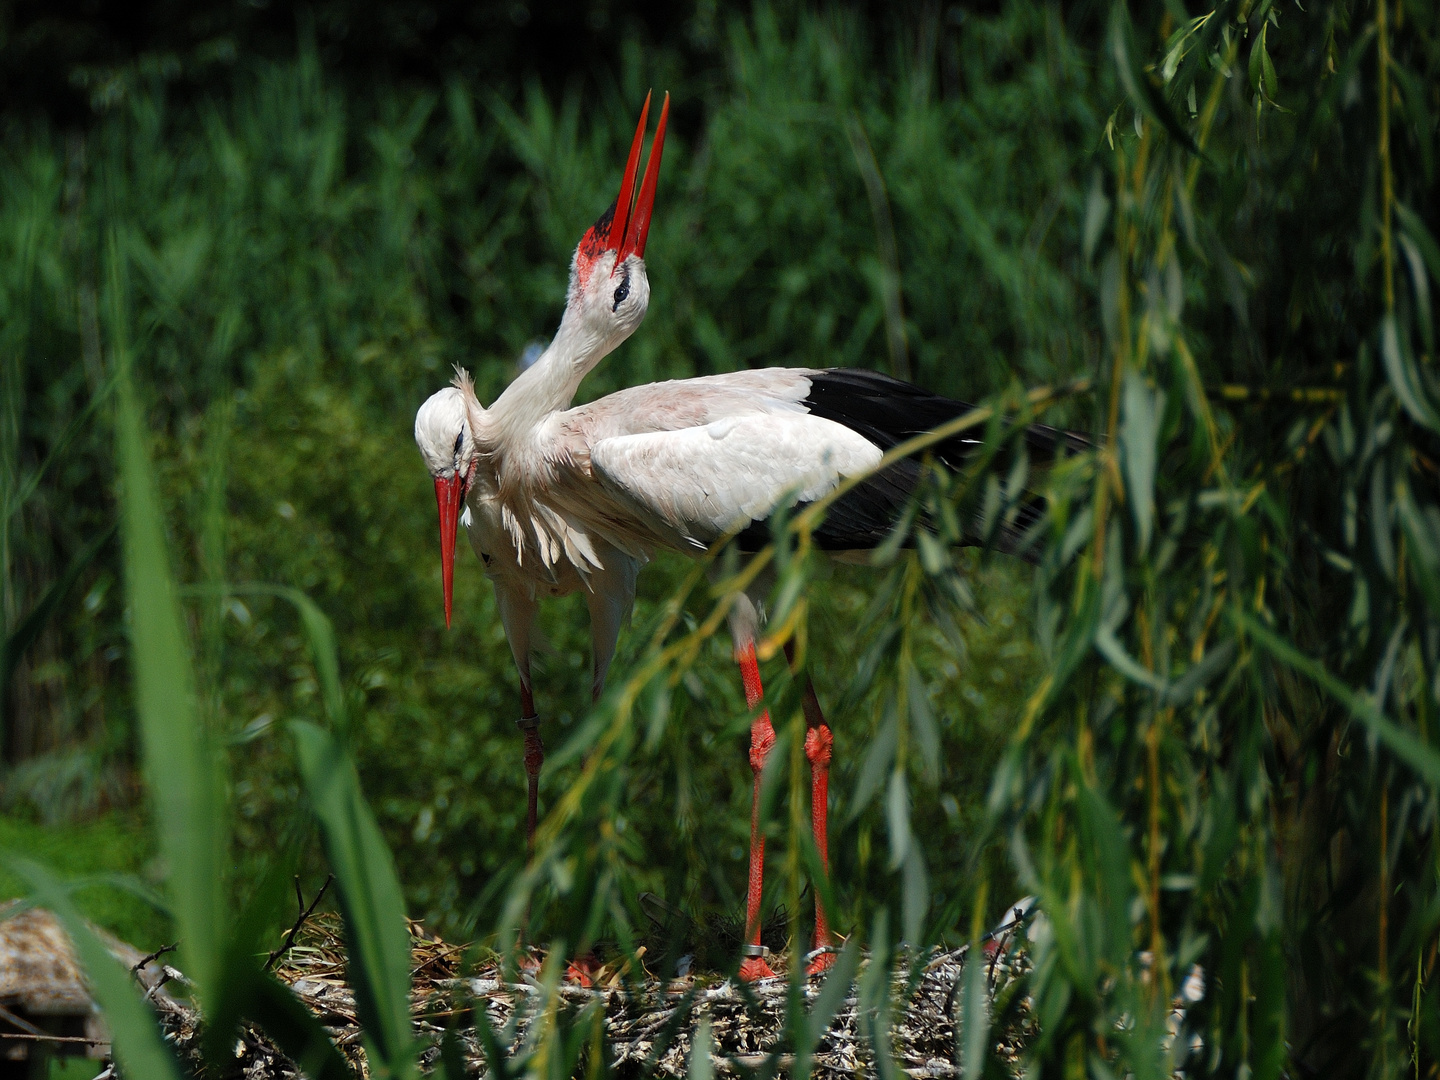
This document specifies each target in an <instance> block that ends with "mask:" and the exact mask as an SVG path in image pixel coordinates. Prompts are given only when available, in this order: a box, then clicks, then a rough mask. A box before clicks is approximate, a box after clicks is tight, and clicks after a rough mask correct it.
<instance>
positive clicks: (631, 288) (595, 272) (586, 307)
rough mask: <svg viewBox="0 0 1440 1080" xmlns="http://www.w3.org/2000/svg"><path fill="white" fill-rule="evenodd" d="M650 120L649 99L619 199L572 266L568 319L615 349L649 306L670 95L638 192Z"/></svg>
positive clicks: (578, 251) (586, 238) (582, 242)
mask: <svg viewBox="0 0 1440 1080" xmlns="http://www.w3.org/2000/svg"><path fill="white" fill-rule="evenodd" d="M649 116H650V95H648V94H647V95H646V96H645V107H644V109H642V110H641V112H640V123H639V124H638V125H637V126H636V128H635V139H634V141H633V142H632V143H631V144H630V157H629V160H628V161H627V162H626V164H625V175H624V177H623V178H622V179H621V181H620V194H619V195H617V196H616V198H615V201H614V202H613V203H611V204H610V209H608V210H606V211H605V213H603V214H601V215H600V218H599V220H598V221H596V222H595V224H594V225H592V226H591V227H590V228H589V230H588V231H587V232H586V233H585V235H584V236H583V237H582V238H581V239H580V244H579V246H578V247H576V249H575V257H574V259H573V260H572V261H571V263H570V292H569V296H568V298H567V301H566V308H567V315H568V316H571V317H577V316H578V318H579V319H580V320H581V322H582V324H583V325H584V326H585V327H586V329H587V330H588V331H589V332H590V333H592V334H593V335H594V336H595V337H596V338H598V339H600V340H601V341H604V342H605V343H607V344H608V345H609V346H610V347H611V348H613V347H614V346H615V345H618V344H619V343H620V342H621V341H623V340H624V339H625V338H627V337H629V336H630V334H631V333H633V332H634V330H635V328H636V327H637V326H639V325H640V320H641V319H643V318H644V317H645V309H646V308H647V307H648V306H649V303H650V281H649V279H648V278H647V277H646V275H645V261H644V255H645V241H646V239H647V238H648V237H649V235H650V218H651V214H652V213H653V212H654V209H655V183H656V181H657V179H658V178H659V175H660V157H661V154H662V153H663V152H664V149H665V122H666V121H667V120H668V119H669V116H670V95H669V94H666V95H665V101H664V103H663V104H662V105H661V106H660V122H659V124H657V125H656V127H655V139H654V141H653V142H652V143H651V144H650V157H649V159H648V160H647V162H646V164H645V178H644V180H643V181H642V182H641V184H640V190H639V194H638V195H637V194H636V191H635V179H636V175H637V173H638V170H639V168H640V146H641V144H642V143H643V142H644V139H645V124H646V121H647V120H648V119H649Z"/></svg>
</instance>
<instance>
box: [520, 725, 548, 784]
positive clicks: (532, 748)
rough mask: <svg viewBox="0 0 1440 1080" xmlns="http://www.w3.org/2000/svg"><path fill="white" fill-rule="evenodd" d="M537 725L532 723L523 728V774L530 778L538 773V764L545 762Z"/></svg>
mask: <svg viewBox="0 0 1440 1080" xmlns="http://www.w3.org/2000/svg"><path fill="white" fill-rule="evenodd" d="M539 726H540V725H539V724H534V725H532V726H530V727H527V728H525V729H524V731H525V774H526V775H527V776H530V777H532V778H533V777H536V776H539V775H540V766H542V765H544V764H545V744H544V743H543V742H541V741H540V732H539V730H538V729H539Z"/></svg>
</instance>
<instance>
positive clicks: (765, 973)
mask: <svg viewBox="0 0 1440 1080" xmlns="http://www.w3.org/2000/svg"><path fill="white" fill-rule="evenodd" d="M740 978H742V979H744V980H745V981H746V982H754V981H755V980H756V979H773V978H775V972H773V971H771V970H770V965H769V964H767V963H766V962H765V958H764V957H763V956H747V957H746V958H745V959H744V960H741V961H740Z"/></svg>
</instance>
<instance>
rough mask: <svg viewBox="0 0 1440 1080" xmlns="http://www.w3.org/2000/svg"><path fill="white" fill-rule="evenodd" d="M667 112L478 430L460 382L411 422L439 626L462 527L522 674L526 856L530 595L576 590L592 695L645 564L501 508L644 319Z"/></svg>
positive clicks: (635, 153)
mask: <svg viewBox="0 0 1440 1080" xmlns="http://www.w3.org/2000/svg"><path fill="white" fill-rule="evenodd" d="M669 115H670V95H669V94H666V95H665V99H664V102H663V104H662V105H661V108H660V120H659V123H658V124H657V125H656V128H655V137H654V140H653V141H652V143H651V146H650V156H649V158H648V159H647V161H646V165H645V174H644V177H643V179H641V181H640V184H639V189H638V193H637V189H636V180H637V179H640V178H639V175H638V174H639V167H640V152H641V149H642V147H643V143H644V137H645V131H646V127H647V124H648V121H649V116H650V96H649V95H648V94H647V95H646V97H645V105H644V108H643V109H642V110H641V112H640V122H639V124H637V125H636V128H635V137H634V139H633V140H632V142H631V144H630V154H629V157H628V159H627V160H626V164H625V172H624V175H623V178H622V179H621V182H620V191H619V194H618V195H617V196H616V198H615V202H614V203H612V204H611V206H610V208H609V209H608V210H606V211H605V213H603V214H602V215H600V218H599V219H598V220H597V221H596V222H595V224H594V225H593V226H591V227H590V229H588V230H587V231H586V233H585V235H584V236H583V237H582V238H581V240H580V243H579V245H578V246H577V247H576V248H575V254H574V256H573V258H572V259H571V263H570V286H569V290H568V292H567V295H566V302H565V312H564V315H563V316H562V317H561V320H560V328H559V330H558V331H557V332H556V334H555V337H554V339H553V340H552V341H551V343H550V346H549V348H547V349H546V350H545V351H544V352H543V353H542V354H541V355H540V357H539V358H538V359H537V360H536V362H535V363H534V364H532V365H531V366H530V367H529V368H527V369H526V370H525V371H524V372H522V373H521V374H520V375H519V376H518V377H517V378H516V379H515V381H514V382H513V383H511V385H510V386H509V387H508V388H507V389H506V391H505V393H504V394H502V395H501V397H500V399H499V400H497V401H496V402H495V404H494V406H493V407H492V408H490V409H489V410H486V411H485V414H484V417H483V419H482V420H481V421H480V423H479V424H478V425H475V424H472V423H471V422H470V421H469V419H468V416H467V404H466V403H467V399H471V400H473V398H474V391H473V388H472V386H471V384H470V381H469V377H468V376H466V375H465V374H464V373H463V372H458V371H457V377H456V380H455V383H454V384H453V385H452V386H448V387H446V388H445V389H443V390H441V391H439V392H438V393H436V394H434V395H432V396H431V397H430V398H429V399H428V400H427V401H426V402H425V403H424V404H423V405H421V407H420V410H419V411H418V412H417V413H416V415H415V442H416V444H417V445H418V446H419V448H420V453H421V456H422V457H423V458H424V459H425V464H426V466H427V467H428V468H429V470H430V475H431V476H432V477H433V478H434V481H435V501H436V504H437V506H438V509H439V516H440V575H441V583H442V586H443V589H444V596H445V625H446V627H447V628H448V627H449V625H450V620H451V607H452V598H453V594H454V574H455V538H456V533H457V530H458V527H459V525H461V524H464V525H465V526H466V533H467V535H468V536H469V538H470V545H471V547H472V548H474V550H475V553H476V555H477V556H478V557H479V558H480V560H481V562H482V563H483V564H484V566H485V572H486V575H487V576H488V577H489V578H490V580H491V583H492V584H493V585H494V588H495V600H496V606H497V607H498V609H499V612H500V618H501V621H502V622H503V623H504V626H505V636H506V638H507V640H508V641H509V643H510V649H511V652H512V653H513V655H514V657H515V666H516V668H517V669H518V671H519V674H520V699H521V717H520V719H519V721H517V723H518V725H519V727H520V728H521V730H522V731H523V732H524V737H525V755H524V760H525V772H526V776H527V788H528V791H527V808H526V819H525V838H526V850H527V851H533V849H534V845H535V826H536V819H537V816H538V806H539V777H540V769H541V766H542V765H543V763H544V760H545V746H544V743H543V742H542V740H541V738H540V732H539V718H538V715H537V713H536V710H535V696H534V690H533V683H532V681H531V677H530V652H531V647H532V645H533V643H534V641H535V620H536V615H537V612H538V601H539V598H540V597H541V596H542V595H548V596H565V595H568V594H570V593H572V592H575V591H576V590H579V589H583V590H584V591H585V594H586V600H587V602H588V604H589V608H590V620H591V626H592V634H593V638H594V642H595V649H594V680H593V684H592V691H593V694H594V695H595V696H596V697H598V696H599V694H600V691H601V689H602V688H603V686H604V683H605V673H606V670H607V669H608V668H609V665H610V661H611V660H612V659H613V657H614V655H615V642H616V640H617V639H618V637H619V633H620V624H621V622H622V621H623V620H624V619H625V617H626V616H627V615H628V614H629V611H630V608H631V606H632V604H633V602H634V596H635V576H636V573H637V572H638V570H639V567H640V564H641V562H642V561H643V560H642V559H638V558H636V557H635V556H633V555H630V554H628V553H625V552H620V551H616V550H614V549H613V548H611V547H610V545H608V544H607V543H606V542H604V541H603V540H598V539H595V538H592V537H591V536H590V535H589V534H588V533H587V532H586V531H585V530H584V529H583V527H581V526H579V525H578V523H576V522H575V521H574V520H573V519H569V518H567V517H566V516H564V515H562V514H559V513H557V512H555V511H553V510H551V509H549V508H548V507H544V506H536V507H533V508H531V509H529V510H528V511H525V512H522V513H519V514H517V513H515V512H514V510H513V508H512V506H511V505H510V504H511V503H513V501H514V498H513V494H514V489H515V488H516V486H517V483H518V482H519V479H520V477H522V476H523V475H524V474H525V472H526V470H527V469H529V468H530V467H531V466H532V464H533V463H532V462H530V461H529V460H528V459H527V457H526V447H527V445H528V442H529V439H530V436H531V433H532V432H533V431H534V430H535V429H536V428H537V427H538V426H539V425H540V424H541V423H542V422H543V421H544V419H545V417H547V416H549V415H550V414H552V413H554V412H556V411H558V410H561V409H564V408H566V407H567V406H568V405H569V404H570V402H571V399H572V398H573V397H574V396H575V390H576V389H577V388H578V387H579V385H580V381H581V380H582V379H583V378H584V377H585V375H586V373H587V372H589V371H590V370H591V369H592V368H593V367H594V366H595V365H596V364H598V363H599V362H600V361H601V360H603V359H604V358H605V357H606V356H607V355H609V353H610V352H611V351H613V350H614V349H615V348H616V347H617V346H618V345H620V343H621V342H623V341H624V340H625V339H626V338H627V337H629V336H630V335H631V334H632V333H633V332H634V330H635V328H636V327H637V326H639V325H640V322H641V320H642V319H644V317H645V311H646V308H647V307H648V305H649V302H650V283H649V279H648V278H647V277H646V274H645V263H644V258H643V257H644V254H645V244H646V241H647V239H648V238H649V235H650V221H651V217H652V214H653V212H654V207H655V186H656V183H657V181H658V178H659V174H660V161H661V157H662V155H663V153H664V148H665V128H666V123H667V121H668V119H669ZM462 504H463V507H464V513H463V515H462V512H461V510H462Z"/></svg>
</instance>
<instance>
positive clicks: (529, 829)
mask: <svg viewBox="0 0 1440 1080" xmlns="http://www.w3.org/2000/svg"><path fill="white" fill-rule="evenodd" d="M520 706H521V711H522V712H523V713H524V714H525V715H523V716H522V717H521V718H520V719H519V720H517V721H516V724H517V725H518V726H519V728H520V730H521V731H523V732H524V733H525V777H526V780H527V781H528V784H527V787H528V790H527V792H526V804H525V858H526V859H527V860H528V859H530V858H531V857H532V856H533V855H534V854H535V824H536V821H537V819H538V818H539V814H540V766H542V765H544V764H545V744H544V743H543V742H541V741H540V718H539V717H538V716H536V715H535V696H534V695H533V694H532V693H531V692H530V688H529V687H528V686H526V685H525V684H524V683H523V682H522V683H521V684H520Z"/></svg>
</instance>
